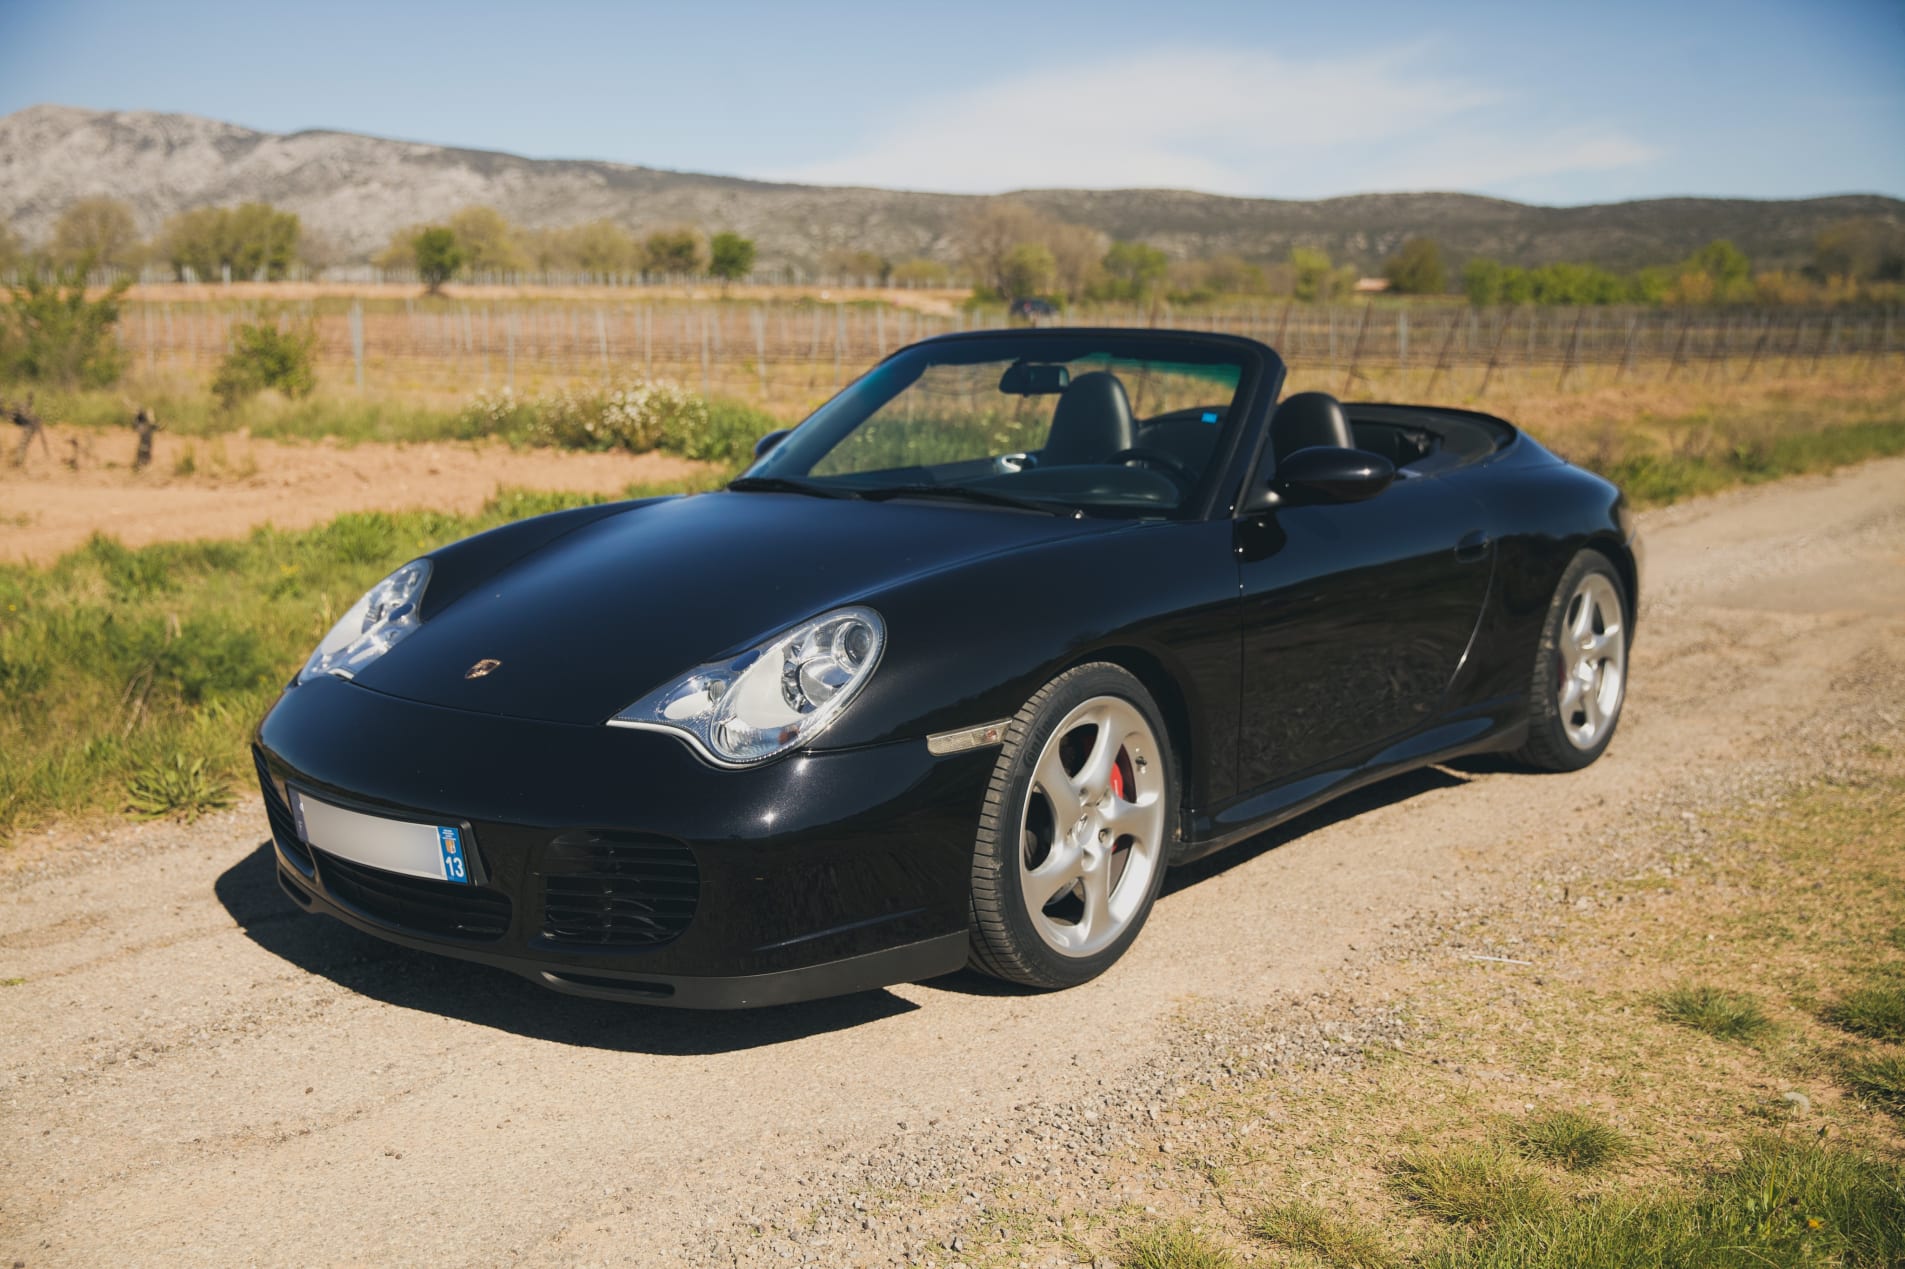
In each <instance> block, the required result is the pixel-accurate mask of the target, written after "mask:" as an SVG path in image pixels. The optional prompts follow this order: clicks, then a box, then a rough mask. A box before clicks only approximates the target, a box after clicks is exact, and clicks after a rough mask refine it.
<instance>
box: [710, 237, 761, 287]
mask: <svg viewBox="0 0 1905 1269" xmlns="http://www.w3.org/2000/svg"><path fill="white" fill-rule="evenodd" d="M708 272H709V273H712V274H714V276H715V277H717V278H720V279H721V284H722V286H724V287H725V286H726V285H727V284H728V283H730V282H738V281H739V280H741V279H742V278H744V277H746V276H747V275H748V274H750V273H752V272H754V240H753V239H752V238H743V237H742V236H741V235H740V234H737V233H733V232H731V231H728V230H723V231H722V232H720V233H718V234H716V235H715V236H714V237H712V238H710V239H709V240H708Z"/></svg>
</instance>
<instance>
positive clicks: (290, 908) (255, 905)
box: [213, 841, 918, 1056]
mask: <svg viewBox="0 0 1905 1269" xmlns="http://www.w3.org/2000/svg"><path fill="white" fill-rule="evenodd" d="M213 892H214V893H215V894H216V895H217V897H218V901H219V903H221V904H223V905H224V908H225V911H226V912H228V913H230V914H231V918H232V920H234V921H236V922H237V923H238V926H239V928H240V929H242V930H243V931H244V932H245V936H246V937H247V938H249V939H251V941H252V942H254V943H256V944H257V945H258V946H259V947H261V948H263V949H264V950H265V951H267V952H270V953H271V954H272V955H273V956H277V957H279V958H281V959H283V960H286V961H289V962H290V963H291V964H293V965H296V966H298V967H299V968H300V969H303V970H305V971H307V972H309V973H312V974H318V975H321V976H322V977H325V978H328V979H330V980H331V981H332V982H334V983H336V984H337V985H338V986H340V987H343V988H345V989H346V990H349V991H352V992H356V993H357V994H359V995H362V996H367V997H369V998H370V999H372V1000H381V1001H383V1002H384V1003H385V1004H389V1005H396V1006H398V1007H399V1008H403V1009H416V1010H419V1011H421V1012H425V1013H434V1014H441V1015H443V1016H444V1017H448V1018H459V1019H461V1020H463V1021H465V1022H473V1023H475V1024H477V1025H478V1026H485V1027H494V1028H495V1029H497V1030H499V1031H509V1032H512V1033H514V1034H516V1035H522V1036H528V1037H530V1038H531V1039H536V1040H546V1041H548V1042H549V1043H551V1044H563V1045H571V1046H574V1047H577V1048H590V1049H608V1050H616V1051H622V1052H632V1053H653V1054H659V1055H666V1056H692V1055H702V1054H712V1053H726V1052H730V1051H733V1050H737V1049H752V1048H759V1047H761V1046H763V1045H771V1044H782V1043H785V1042H787V1041H791V1040H800V1039H804V1038H806V1037H807V1036H812V1035H821V1034H824V1033H826V1032H829V1031H839V1030H844V1029H846V1028H848V1027H857V1026H860V1025H862V1024H864V1023H868V1022H877V1021H879V1020H880V1019H882V1018H889V1017H892V1016H893V1015H895V1014H901V1013H907V1012H910V1011H911V1010H913V1009H916V1008H918V1006H917V1005H915V1004H913V1003H912V1002H910V1001H907V1000H903V999H901V998H900V997H898V996H896V995H894V994H893V993H892V992H888V991H868V992H861V993H859V994H857V995H853V996H840V997H837V998H834V999H831V1000H819V1001H814V1002H811V1003H808V1004H800V1005H779V1006H775V1007H772V1008H767V1009H746V1010H736V1011H732V1012H706V1011H702V1010H690V1009H658V1008H654V1007H652V1006H647V1005H641V1004H633V1003H623V1002H620V1001H606V1000H590V999H587V998H585V997H581V996H568V995H563V994H562V993H560V992H554V991H550V990H548V989H547V988H544V987H539V986H537V985H536V984H534V983H531V982H529V981H528V980H527V979H523V978H519V977H518V976H516V975H515V974H512V973H509V972H508V971H507V970H501V969H495V968H493V967H491V966H488V965H478V964H475V963H474V962H470V961H460V960H456V959H453V958H451V957H448V956H437V955H433V954H431V953H429V952H418V951H413V950H411V949H410V948H407V947H398V946H397V945H395V944H393V943H385V942H383V941H382V940H380V939H375V938H372V937H371V936H370V935H368V934H363V933H360V932H359V931H357V930H353V929H352V928H350V927H349V926H347V925H345V924H343V923H342V922H340V921H334V920H332V919H330V918H329V917H323V916H314V915H312V914H310V913H307V912H304V911H302V910H300V909H299V908H298V906H297V905H296V904H294V903H292V902H291V900H290V899H289V898H287V897H286V896H285V893H284V891H282V890H280V889H279V888H278V877H277V861H276V859H275V858H274V855H273V850H272V846H271V843H270V842H269V841H266V842H262V843H260V844H259V846H258V849H257V850H254V851H252V852H251V853H250V854H249V855H246V856H245V857H244V858H243V859H241V860H240V861H239V862H238V863H236V864H234V865H232V866H231V867H230V868H228V869H226V870H225V871H224V872H223V873H222V874H220V875H219V878H218V880H217V881H216V882H215V883H214V884H213Z"/></svg>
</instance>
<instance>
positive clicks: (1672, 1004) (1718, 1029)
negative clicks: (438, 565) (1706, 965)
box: [1659, 985, 1773, 1040]
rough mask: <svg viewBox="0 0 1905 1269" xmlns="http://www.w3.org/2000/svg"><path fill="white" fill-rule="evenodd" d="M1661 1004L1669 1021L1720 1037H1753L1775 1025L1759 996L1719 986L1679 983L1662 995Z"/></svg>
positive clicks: (1748, 1038)
mask: <svg viewBox="0 0 1905 1269" xmlns="http://www.w3.org/2000/svg"><path fill="white" fill-rule="evenodd" d="M1659 1008H1660V1013H1661V1016H1662V1017H1664V1018H1667V1019H1668V1020H1669V1021H1672V1022H1677V1023H1679V1024H1680V1025H1681V1026H1683V1027H1692V1028H1693V1029H1694V1030H1695V1031H1704V1032H1706V1033H1707V1034H1708V1035H1710V1036H1713V1037H1714V1038H1715V1039H1719V1040H1752V1039H1754V1038H1756V1037H1758V1036H1761V1035H1764V1034H1765V1033H1766V1032H1768V1031H1770V1030H1771V1029H1772V1026H1773V1020H1772V1019H1771V1018H1769V1017H1767V1016H1766V1011H1765V1010H1764V1009H1762V1008H1760V1005H1759V1002H1758V1001H1757V1000H1754V999H1753V998H1752V997H1751V996H1746V995H1742V994H1740V993H1739V992H1733V991H1722V990H1720V989H1719V988H1718V987H1707V986H1692V985H1688V986H1681V987H1675V988H1674V989H1673V990H1671V991H1668V992H1666V993H1664V994H1663V995H1662V996H1661V997H1660V1000H1659Z"/></svg>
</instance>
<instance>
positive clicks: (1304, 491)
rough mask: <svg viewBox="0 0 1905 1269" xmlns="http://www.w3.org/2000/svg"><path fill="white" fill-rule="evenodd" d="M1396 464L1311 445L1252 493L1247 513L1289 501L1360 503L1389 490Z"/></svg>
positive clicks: (1367, 454) (1288, 458) (1364, 453)
mask: <svg viewBox="0 0 1905 1269" xmlns="http://www.w3.org/2000/svg"><path fill="white" fill-rule="evenodd" d="M1395 478H1396V465H1395V464H1394V463H1392V462H1390V461H1389V460H1388V459H1386V458H1384V457H1383V456H1382V455H1381V454H1372V453H1370V452H1369V451H1368V450H1361V449H1340V448H1338V447H1336V446H1333V445H1312V446H1310V447H1309V448H1307V449H1300V450H1297V451H1296V452H1295V453H1294V454H1287V455H1285V456H1284V458H1283V461H1282V462H1280V463H1278V464H1277V467H1276V470H1275V471H1274V472H1272V473H1271V475H1270V478H1269V479H1268V480H1267V481H1263V482H1262V483H1260V484H1258V485H1257V486H1256V487H1255V488H1254V489H1252V491H1251V496H1250V501H1249V503H1248V505H1247V506H1246V507H1245V510H1247V511H1266V510H1269V509H1270V508H1272V507H1277V506H1282V505H1285V504H1287V503H1290V502H1361V501H1363V500H1364V499H1366V498H1374V497H1375V496H1376V495H1377V494H1379V493H1381V492H1382V491H1383V490H1385V489H1387V488H1389V486H1390V484H1391V482H1393V481H1394V480H1395Z"/></svg>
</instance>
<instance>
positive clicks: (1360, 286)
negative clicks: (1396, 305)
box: [1356, 278, 1389, 295]
mask: <svg viewBox="0 0 1905 1269" xmlns="http://www.w3.org/2000/svg"><path fill="white" fill-rule="evenodd" d="M1388 289H1389V279H1388V278H1357V279H1356V294H1358V295H1376V294H1379V293H1380V292H1383V291H1387V290H1388Z"/></svg>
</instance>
